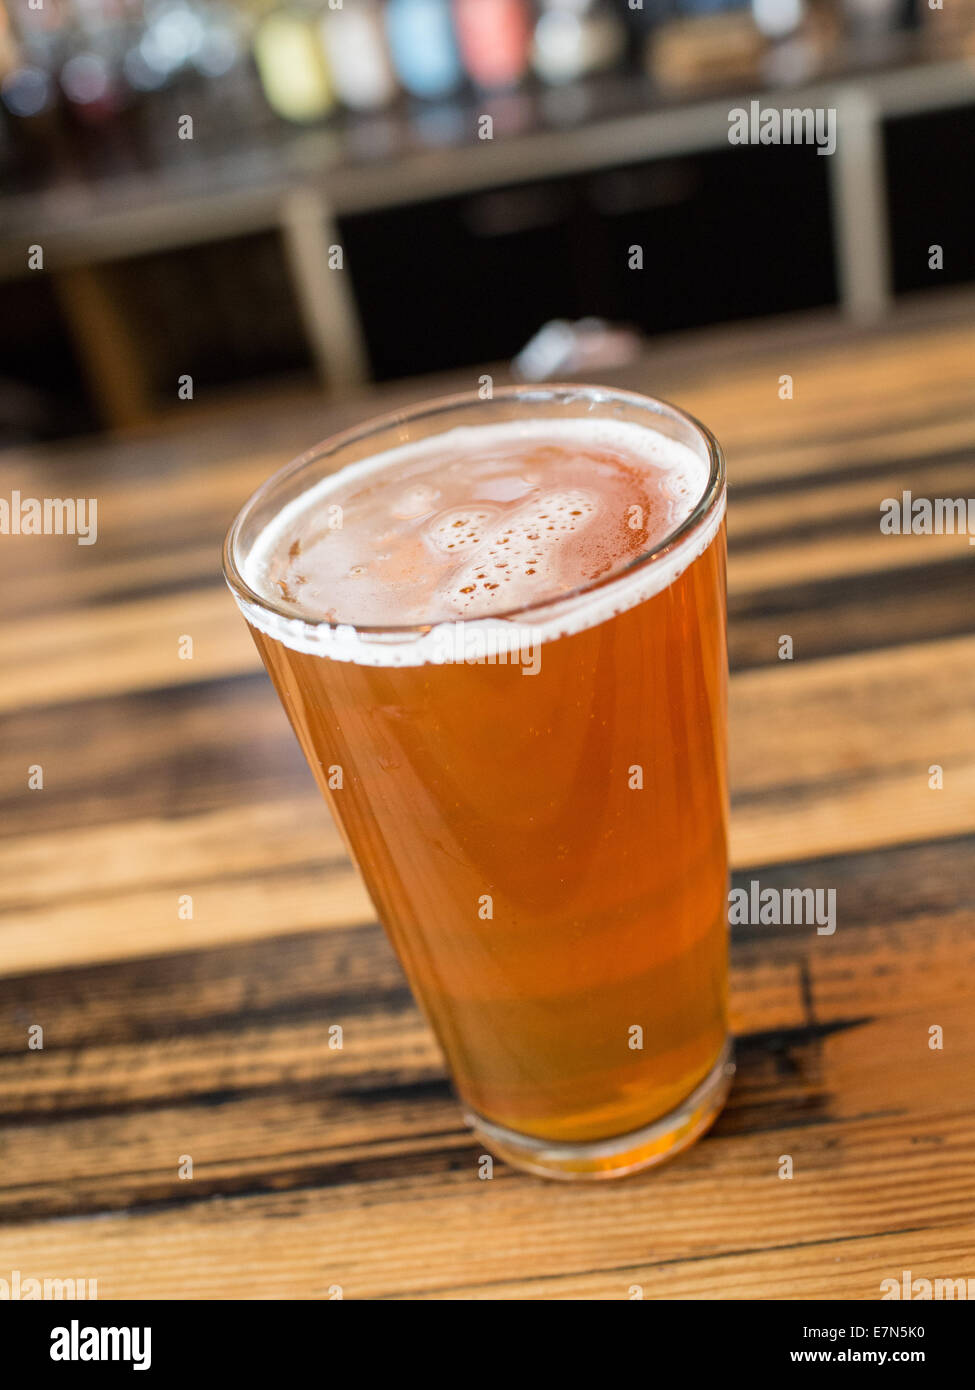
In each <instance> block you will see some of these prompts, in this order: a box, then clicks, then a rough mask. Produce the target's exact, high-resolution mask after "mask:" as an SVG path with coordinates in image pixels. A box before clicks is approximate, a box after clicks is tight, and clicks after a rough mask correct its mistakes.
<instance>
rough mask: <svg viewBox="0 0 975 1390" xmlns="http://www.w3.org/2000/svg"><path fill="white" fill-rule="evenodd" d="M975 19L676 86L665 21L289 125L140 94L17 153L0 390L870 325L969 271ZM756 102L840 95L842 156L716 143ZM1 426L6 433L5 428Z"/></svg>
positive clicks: (675, 47) (358, 374)
mask: <svg viewBox="0 0 975 1390" xmlns="http://www.w3.org/2000/svg"><path fill="white" fill-rule="evenodd" d="M783 3H784V0H783ZM851 3H852V0H851ZM740 13H741V12H736V14H735V15H734V16H730V15H727V14H724V15H716V16H711V17H709V16H702V17H700V18H699V19H696V20H695V19H689V20H687V21H686V23H687V24H690V25H691V26H692V27H693V26H694V25H695V24H696V25H699V26H700V27H701V30H702V32H705V31H707V29H708V25H709V24H710V23H711V22H712V20H713V23H714V25H716V26H718V27H719V28H720V25H721V24H723V23H734V24H740V23H742V22H745V20H747V16H748V11H747V10H746V11H745V12H744V16H743V18H739V15H740ZM814 13H816V14H819V11H818V10H816V11H814ZM824 13H825V12H824ZM963 14H964V15H965V16H968V19H971V15H969V12H968V10H965V11H963ZM968 19H966V21H965V22H966V23H967V22H968ZM748 22H749V23H750V22H751V21H750V20H749V21H748ZM825 22H826V21H823V23H825ZM830 22H833V21H830ZM683 25H685V21H684V20H681V21H680V22H679V23H676V24H673V25H671V26H670V27H669V28H668V27H667V26H666V25H665V26H663V27H662V28H661V29H660V30H659V34H660V35H664V34H670V35H671V36H673V35H674V34H675V33H677V34H678V35H679V34H682V33H683V29H682V28H681V26H683ZM953 26H954V27H953ZM752 27H753V29H754V26H752ZM654 32H655V33H657V32H658V31H654ZM754 32H755V33H756V34H757V33H758V30H757V29H754ZM973 32H975V20H972V23H971V28H970V29H969V28H965V27H964V25H962V26H961V27H959V22H958V21H957V17H955V18H952V19H951V20H948V19H946V21H945V24H944V26H943V27H942V29H941V30H939V29H938V28H937V26H936V25H934V24H933V23H928V24H927V25H926V26H924V27H922V28H920V29H913V30H904V31H898V32H896V33H886V34H875V35H873V36H872V37H867V38H863V37H861V38H860V39H859V40H857V41H855V42H854V41H852V40H850V39H849V38H847V39H845V40H844V41H842V42H841V41H840V40H839V38H838V37H837V33H838V31H837V32H834V33H833V40H834V41H833V42H831V43H830V44H820V45H819V47H818V48H817V47H816V45H815V44H813V45H809V44H807V45H806V48H805V49H803V48H802V47H801V45H800V46H799V47H797V46H796V45H797V44H798V40H795V41H793V40H790V41H789V42H790V43H792V48H791V49H788V48H787V46H783V50H782V51H783V52H791V53H792V54H793V61H792V67H791V68H790V67H789V65H788V64H787V63H785V64H781V65H780V68H781V70H776V69H775V68H769V67H768V66H767V65H766V67H764V68H762V69H761V70H757V69H756V70H755V72H754V73H752V74H751V75H748V74H747V73H746V74H743V73H742V71H741V70H740V69H738V70H736V68H735V64H734V62H733V61H732V60H731V58H730V57H729V58H728V60H727V61H726V62H724V63H723V64H715V65H713V67H712V68H706V70H705V71H704V72H703V73H702V75H701V76H700V78H699V79H698V80H695V81H690V80H689V79H686V78H685V79H684V80H683V81H682V82H681V83H678V82H676V80H675V81H672V82H671V85H670V86H668V85H667V83H666V82H665V81H664V80H663V76H664V75H665V74H666V72H667V71H670V70H671V69H673V71H674V72H676V71H677V70H678V69H679V68H680V62H679V61H678V58H677V54H678V51H679V44H678V43H677V42H676V40H674V39H673V38H671V40H670V41H669V42H671V50H669V52H670V53H671V56H672V57H673V62H672V63H671V62H669V61H668V63H667V64H664V65H663V69H662V71H661V72H658V73H657V74H656V75H650V74H648V73H647V72H646V71H642V70H639V69H638V68H635V67H634V64H633V63H632V62H631V63H630V65H629V67H624V68H622V69H620V70H618V71H613V72H603V73H595V74H592V75H590V76H588V77H585V78H581V79H579V80H577V81H571V82H563V83H559V84H557V85H551V86H545V85H544V84H541V83H540V82H539V81H537V80H533V81H532V82H529V83H528V84H527V85H524V86H521V87H516V88H513V89H511V90H507V91H501V92H477V91H476V90H473V89H472V88H471V86H470V84H468V86H467V87H465V88H462V89H461V90H460V91H459V92H457V93H456V94H454V95H453V96H451V97H450V98H449V99H445V100H439V101H427V102H423V101H417V100H415V99H407V98H401V99H398V100H397V101H396V102H394V103H393V104H392V105H390V106H388V108H383V109H378V110H373V111H367V112H364V113H363V112H350V111H345V112H339V113H338V114H335V115H333V116H332V117H331V118H330V119H329V120H328V121H324V122H317V123H312V124H305V125H298V124H294V123H288V122H284V121H281V120H279V119H277V118H276V117H274V116H273V115H271V114H270V113H269V112H268V111H267V110H264V111H263V114H261V115H260V116H259V118H258V116H256V115H255V114H254V112H253V109H252V107H251V106H246V109H245V108H241V107H239V106H238V105H235V103H234V101H233V100H230V99H227V100H222V99H221V98H220V97H219V96H218V95H217V93H218V92H219V86H218V84H213V83H211V84H210V85H209V86H208V85H207V84H205V83H204V84H202V85H201V84H200V83H199V82H198V84H197V86H196V87H191V88H189V89H187V90H185V91H184V90H182V89H177V90H175V91H169V90H166V91H161V92H157V93H151V94H149V95H150V96H151V98H152V100H153V101H154V102H156V103H157V104H156V105H155V106H153V107H152V109H151V114H150V115H143V116H140V118H139V120H138V121H137V122H136V127H137V132H138V133H137V134H136V135H133V133H132V129H131V128H129V127H120V128H119V129H118V130H116V129H115V127H114V126H111V127H105V128H104V129H101V128H98V129H90V130H89V129H86V128H79V129H78V130H76V131H75V132H74V135H73V136H72V139H71V140H70V141H69V142H68V143H67V144H66V145H65V146H64V148H62V149H61V152H60V154H59V155H58V157H57V159H56V160H55V161H54V164H53V165H50V164H48V163H46V162H45V161H44V160H43V159H40V158H39V157H38V158H33V157H32V158H29V159H26V160H21V161H20V162H19V163H18V164H16V167H14V168H12V169H11V170H9V171H8V177H7V178H6V179H5V182H4V188H5V192H4V193H3V195H2V196H0V278H2V279H3V280H4V281H5V283H4V284H3V285H2V287H0V288H2V292H3V295H4V299H5V300H6V301H7V304H8V306H9V312H10V318H11V321H14V322H18V323H19V325H20V329H19V333H18V334H17V335H16V337H15V338H14V339H13V340H11V341H9V342H8V343H7V344H6V346H3V347H0V379H2V378H3V376H4V375H5V374H6V375H7V376H8V377H9V378H10V379H11V380H12V381H14V382H22V383H26V385H25V389H28V388H30V387H32V388H36V390H37V392H38V397H37V403H36V407H35V408H34V409H33V411H31V412H25V418H26V415H28V414H29V415H30V416H31V418H30V420H29V421H27V422H26V423H25V424H24V426H23V428H22V430H21V434H20V437H23V438H29V437H31V436H33V437H37V435H38V434H41V435H43V434H44V433H46V432H50V433H54V434H68V433H71V432H73V430H75V429H81V428H95V427H98V426H110V427H117V426H126V425H130V424H134V423H139V422H143V421H147V420H150V419H152V418H153V417H154V415H156V414H157V413H158V411H159V410H160V409H164V408H165V407H166V406H168V405H171V404H172V402H173V401H174V400H175V399H177V390H178V382H179V380H180V379H181V378H183V377H184V376H190V377H192V379H193V381H194V383H195V387H196V391H197V394H199V392H201V391H206V390H208V389H212V390H217V389H220V388H222V387H224V386H228V385H234V384H237V385H239V384H241V383H249V382H250V381H257V382H259V381H260V380H261V379H268V378H269V377H271V376H274V375H279V376H281V377H286V376H288V375H295V374H297V375H304V376H305V377H306V379H307V377H308V376H310V375H311V374H312V373H313V372H314V373H315V374H317V376H318V378H319V379H320V380H321V381H323V382H324V383H325V384H326V386H327V387H329V388H330V389H334V388H344V387H346V386H347V385H348V384H349V383H353V382H361V381H365V380H368V379H370V378H373V379H378V380H386V379H391V378H395V377H404V376H411V375H414V374H416V373H418V372H426V371H433V370H442V369H448V368H450V367H454V366H464V365H466V364H468V363H470V364H474V363H476V362H478V361H482V360H484V359H485V358H491V357H499V356H505V357H510V356H511V355H513V354H514V353H515V352H516V351H517V350H518V348H519V347H520V346H521V345H522V344H523V343H524V341H525V340H526V339H527V338H528V337H529V336H530V335H531V333H533V332H534V331H535V330H536V329H537V328H538V327H539V326H540V325H541V324H542V323H543V322H545V320H546V319H548V318H552V317H580V316H583V315H585V314H599V315H602V316H603V317H606V318H609V319H611V320H615V321H629V322H633V323H634V324H635V325H636V326H637V327H638V328H640V329H642V330H643V331H644V332H646V333H648V334H658V333H666V332H673V331H681V330H684V329H688V328H694V327H699V326H703V325H704V324H706V323H709V322H724V321H732V320H734V319H737V318H744V317H757V316H763V315H771V314H786V313H795V312H797V311H800V310H804V309H818V308H821V307H824V306H827V305H832V306H835V307H836V309H837V311H838V312H840V313H843V314H844V315H846V316H847V317H850V318H854V319H858V320H861V321H868V320H871V319H874V318H877V317H880V316H882V315H883V314H885V313H886V312H887V311H888V310H889V308H890V306H891V304H892V302H893V301H894V299H895V298H896V297H897V296H898V295H900V294H903V293H909V292H911V291H914V290H919V289H922V288H925V287H926V286H928V285H931V286H940V285H943V284H946V283H965V282H968V281H971V280H975V247H973V245H972V241H971V237H970V235H968V231H967V229H966V227H965V226H964V225H963V224H962V222H961V217H962V214H963V211H964V210H963V208H962V206H961V202H962V200H960V199H959V197H958V196H957V194H958V190H959V189H960V188H961V187H963V186H964V180H965V177H966V170H967V169H968V168H970V165H971V158H972V151H973V149H975V63H973V53H975V42H973V39H972V37H971V35H972V33H973ZM775 51H776V52H778V50H777V49H776V50H775ZM752 100H759V101H761V102H762V104H763V105H765V106H768V105H775V106H791V107H800V108H805V107H809V108H815V107H828V108H835V109H836V111H837V120H838V127H839V131H840V138H839V140H838V143H837V148H836V153H835V155H833V156H831V157H829V158H825V159H820V158H817V157H816V151H815V150H814V149H813V148H810V147H805V148H801V149H791V150H790V149H783V148H781V147H764V148H734V149H733V148H732V147H731V146H730V145H729V141H728V131H729V122H728V113H729V110H731V109H732V108H733V107H739V106H740V107H744V108H747V107H748V106H749V103H750V102H751V101H752ZM248 112H249V113H250V114H248ZM185 113H192V114H193V131H192V138H191V139H182V138H180V137H179V129H180V124H179V123H180V121H181V120H183V119H184V118H185ZM485 114H487V115H489V116H490V117H491V120H492V122H493V131H492V138H490V139H482V138H480V133H481V122H482V119H483V116H484V115H485ZM133 119H134V117H133ZM126 130H128V133H127V134H126ZM939 238H941V239H942V240H943V241H944V243H945V255H944V263H943V266H942V267H941V268H940V269H939V270H937V271H934V272H932V271H931V270H930V268H929V266H928V245H929V242H930V241H932V240H938V239H939ZM634 242H639V243H640V244H641V246H643V249H644V253H645V269H644V271H643V272H642V273H641V274H640V275H634V274H631V273H628V271H627V253H628V248H629V247H630V246H631V245H632V244H633V243H634ZM38 248H40V249H41V251H42V254H43V263H42V265H38V264H37V249H38ZM337 252H338V253H340V257H339V261H340V263H337ZM32 258H33V259H32ZM41 279H43V281H44V284H43V286H41V285H39V284H38V281H39V280H41ZM514 285H517V286H518V292H517V293H513V286H514ZM79 372H80V374H81V376H82V377H83V378H84V379H85V381H86V382H87V390H86V392H85V393H82V396H79V395H78V384H77V383H78V380H79ZM45 393H46V394H45ZM76 397H77V399H75V398H76ZM55 402H57V407H58V408H52V404H53V403H55ZM0 414H2V410H0ZM0 427H5V437H7V438H17V437H18V435H17V424H16V420H14V421H13V422H12V423H8V422H6V421H2V420H0ZM3 437H4V435H0V438H3Z"/></svg>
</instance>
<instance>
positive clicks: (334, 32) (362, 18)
mask: <svg viewBox="0 0 975 1390" xmlns="http://www.w3.org/2000/svg"><path fill="white" fill-rule="evenodd" d="M322 41H323V43H324V45H325V55H326V57H327V59H328V66H329V71H330V73H331V75H332V81H333V83H334V85H335V90H336V93H337V95H338V97H339V100H340V101H342V102H343V103H344V104H345V105H346V106H349V107H351V108H352V110H353V111H376V110H379V109H380V108H381V107H383V106H388V104H389V103H390V102H391V101H392V100H393V97H394V96H395V95H396V79H395V77H394V76H393V70H392V67H391V65H390V61H389V53H388V50H387V48H386V35H385V31H384V29H383V20H382V15H381V13H380V11H379V6H378V4H376V3H375V0H345V3H344V4H343V5H342V7H341V9H336V10H333V9H327V10H326V11H325V13H324V15H323V17H322Z"/></svg>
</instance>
